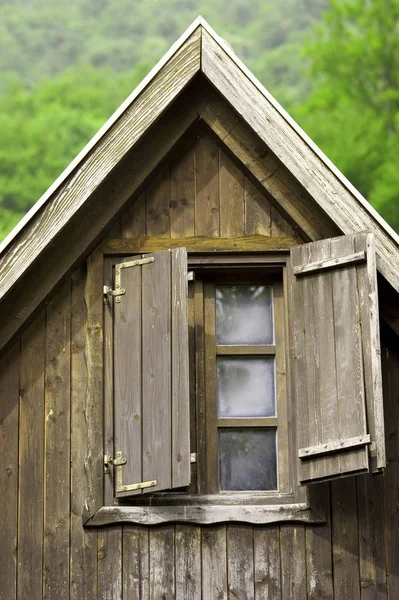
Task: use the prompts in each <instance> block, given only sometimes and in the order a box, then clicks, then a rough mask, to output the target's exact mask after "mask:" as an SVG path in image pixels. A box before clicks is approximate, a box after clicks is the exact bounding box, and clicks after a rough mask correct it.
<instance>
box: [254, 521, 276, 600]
mask: <svg viewBox="0 0 399 600" xmlns="http://www.w3.org/2000/svg"><path fill="white" fill-rule="evenodd" d="M253 535H254V578H255V582H254V583H255V600H282V597H281V571H280V528H279V526H276V527H256V528H254V534H253Z"/></svg>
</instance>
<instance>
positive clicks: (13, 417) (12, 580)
mask: <svg viewBox="0 0 399 600" xmlns="http://www.w3.org/2000/svg"><path fill="white" fill-rule="evenodd" d="M19 360H20V340H19V339H17V340H16V341H15V342H14V345H13V346H12V347H11V348H10V350H9V351H8V352H7V354H5V355H4V356H3V357H2V358H1V360H0V444H1V452H0V498H1V499H2V517H1V521H0V540H1V552H0V573H1V586H0V599H1V600H8V599H9V598H16V595H17V591H16V584H17V557H18V548H17V534H18V529H17V523H18V521H17V519H18V424H19V414H18V413H19V410H18V409H19Z"/></svg>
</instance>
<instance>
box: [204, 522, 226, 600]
mask: <svg viewBox="0 0 399 600" xmlns="http://www.w3.org/2000/svg"><path fill="white" fill-rule="evenodd" d="M202 598H203V599H205V598H217V599H218V600H226V599H227V555H226V526H225V525H217V526H210V527H203V528H202Z"/></svg>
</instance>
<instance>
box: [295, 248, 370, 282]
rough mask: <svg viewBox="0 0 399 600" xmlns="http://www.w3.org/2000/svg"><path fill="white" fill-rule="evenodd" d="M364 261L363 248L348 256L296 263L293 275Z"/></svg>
mask: <svg viewBox="0 0 399 600" xmlns="http://www.w3.org/2000/svg"><path fill="white" fill-rule="evenodd" d="M365 261H366V253H365V252H364V250H362V251H360V252H355V253H354V254H349V255H348V256H340V257H338V258H326V259H325V260H321V261H319V262H314V263H307V264H305V265H298V266H296V267H294V275H296V276H297V277H298V276H300V275H306V274H307V273H312V274H313V273H317V272H318V271H323V270H324V269H333V268H334V267H340V266H344V265H350V264H358V263H362V262H365Z"/></svg>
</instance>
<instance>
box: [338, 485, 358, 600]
mask: <svg viewBox="0 0 399 600" xmlns="http://www.w3.org/2000/svg"><path fill="white" fill-rule="evenodd" d="M331 491H332V494H331V503H332V523H331V526H332V544H333V574H334V600H346V599H347V598H351V599H353V600H358V599H359V598H360V581H359V564H358V543H359V539H358V536H359V531H358V522H357V518H356V480H355V479H354V478H352V477H351V478H346V479H340V480H337V481H333V482H332V483H331Z"/></svg>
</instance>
